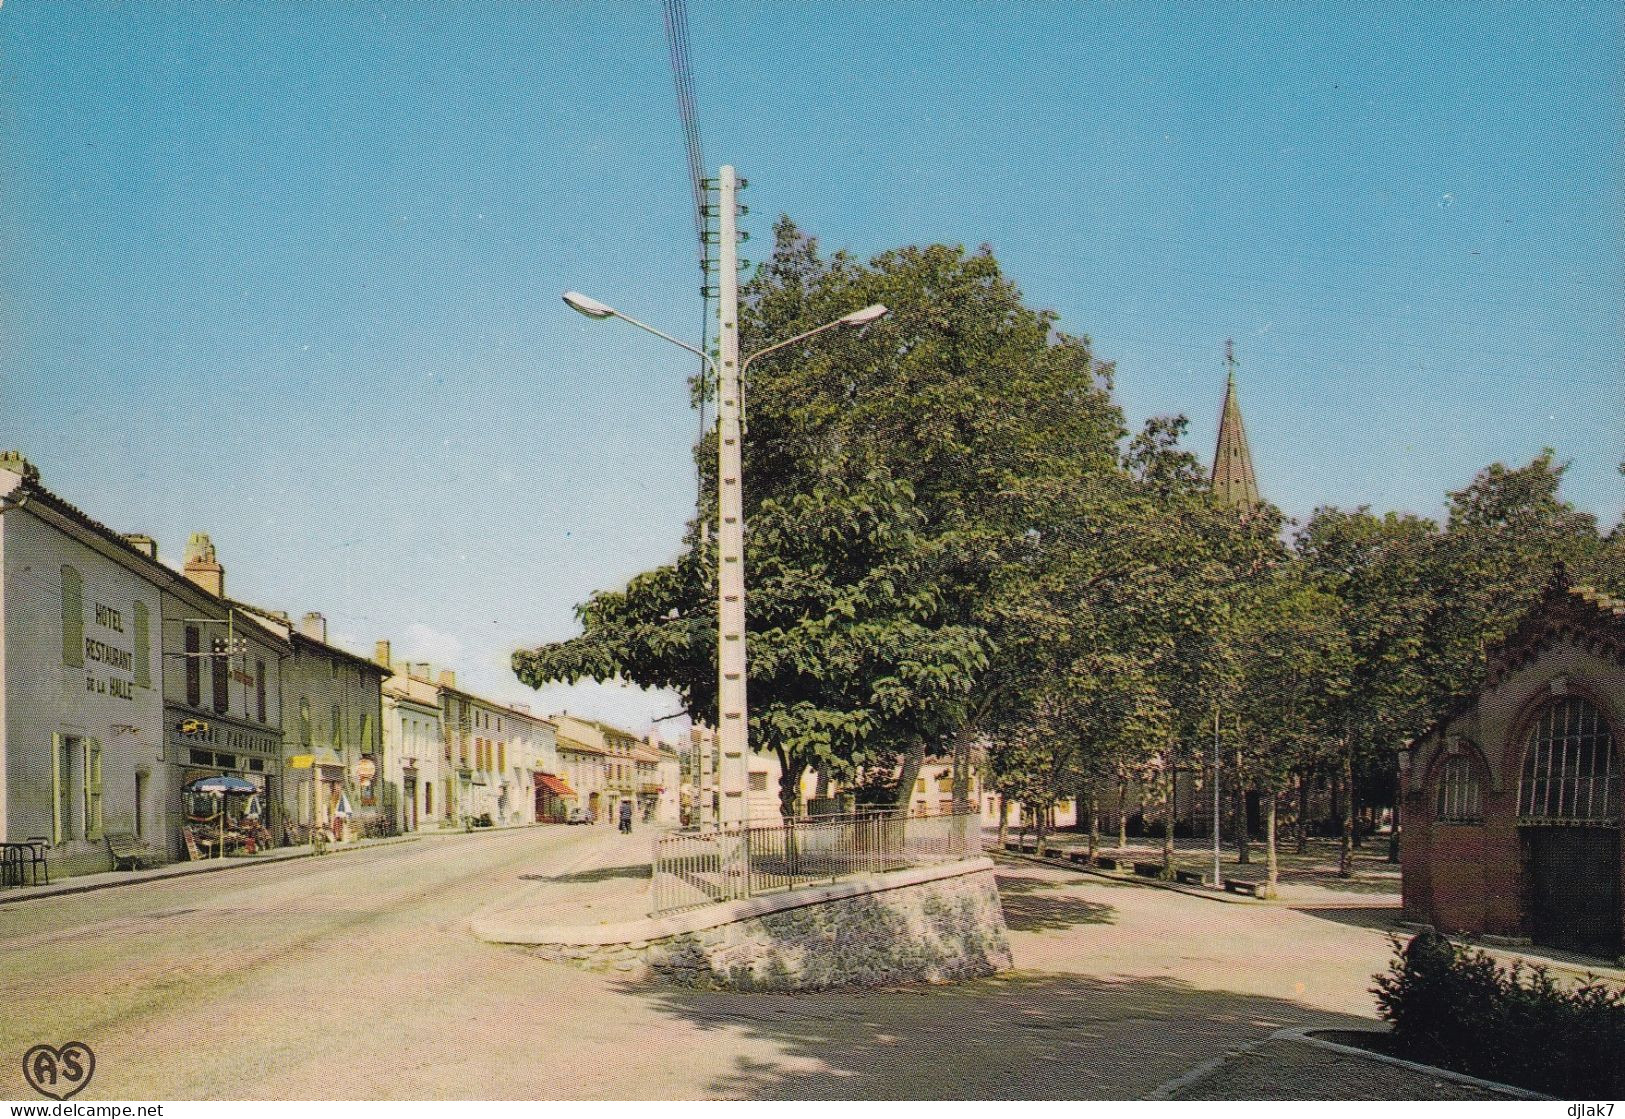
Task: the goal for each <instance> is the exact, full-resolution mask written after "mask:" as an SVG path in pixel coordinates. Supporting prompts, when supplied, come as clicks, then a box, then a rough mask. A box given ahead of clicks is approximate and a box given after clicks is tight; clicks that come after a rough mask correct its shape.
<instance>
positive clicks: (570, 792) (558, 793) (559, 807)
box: [536, 773, 579, 824]
mask: <svg viewBox="0 0 1625 1119" xmlns="http://www.w3.org/2000/svg"><path fill="white" fill-rule="evenodd" d="M578 799H579V798H578V797H577V796H576V791H575V790H574V789H572V788H571V787H570V783H569V782H568V781H566V780H565V779H564V778H562V777H555V776H553V775H552V774H551V773H538V774H536V822H537V823H539V824H562V823H564V818H565V816H566V815H567V814H568V813H569V811H570V809H571V808H572V807H574V805H575V802H576V801H577V800H578Z"/></svg>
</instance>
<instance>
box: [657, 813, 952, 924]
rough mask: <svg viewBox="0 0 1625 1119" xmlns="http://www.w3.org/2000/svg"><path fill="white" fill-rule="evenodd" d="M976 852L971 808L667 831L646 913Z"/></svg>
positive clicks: (660, 841)
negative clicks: (947, 812)
mask: <svg viewBox="0 0 1625 1119" xmlns="http://www.w3.org/2000/svg"><path fill="white" fill-rule="evenodd" d="M981 849H982V843H981V822H980V819H979V818H978V816H977V814H976V813H975V812H961V813H951V814H945V815H941V816H905V815H903V814H902V813H900V812H864V813H857V814H853V815H844V816H818V817H809V818H803V819H795V820H771V821H767V820H763V821H757V822H752V823H747V824H744V825H742V826H738V827H730V828H722V829H718V830H714V831H702V832H675V833H671V834H667V835H662V836H660V837H659V838H657V839H656V840H655V852H654V868H653V869H654V873H653V883H652V886H651V895H652V896H651V899H650V910H651V912H652V913H655V914H660V913H671V912H674V911H676V910H679V909H690V908H693V907H695V906H700V905H711V904H713V903H715V902H721V901H737V900H740V899H742V898H748V897H755V896H756V895H758V894H765V893H771V892H772V891H775V890H792V889H796V888H798V887H801V886H814V885H818V884H820V883H824V882H838V881H840V880H841V879H843V878H851V877H854V876H856V875H860V874H879V873H882V872H884V871H888V870H901V869H903V868H905V867H911V866H922V865H924V864H927V863H935V862H951V861H955V860H958V859H968V858H973V857H975V856H976V855H978V854H980V853H981Z"/></svg>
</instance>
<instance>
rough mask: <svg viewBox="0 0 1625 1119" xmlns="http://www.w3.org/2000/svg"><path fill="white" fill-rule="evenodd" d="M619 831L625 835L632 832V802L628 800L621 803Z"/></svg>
mask: <svg viewBox="0 0 1625 1119" xmlns="http://www.w3.org/2000/svg"><path fill="white" fill-rule="evenodd" d="M621 830H622V831H624V832H626V833H627V834H631V831H632V802H631V801H629V800H623V801H621Z"/></svg>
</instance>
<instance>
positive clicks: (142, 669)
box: [135, 602, 152, 835]
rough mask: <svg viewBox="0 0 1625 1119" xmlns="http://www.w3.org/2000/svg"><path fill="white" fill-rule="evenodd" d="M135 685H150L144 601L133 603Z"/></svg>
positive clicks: (149, 627)
mask: <svg viewBox="0 0 1625 1119" xmlns="http://www.w3.org/2000/svg"><path fill="white" fill-rule="evenodd" d="M135 686H136V687H138V688H150V687H152V623H151V621H150V620H149V619H148V617H147V604H146V603H145V602H138V603H136V604H135ZM136 834H137V835H139V834H140V833H139V832H137V833H136Z"/></svg>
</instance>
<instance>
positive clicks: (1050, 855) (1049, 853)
mask: <svg viewBox="0 0 1625 1119" xmlns="http://www.w3.org/2000/svg"><path fill="white" fill-rule="evenodd" d="M1063 854H1065V852H1064V851H1062V850H1061V849H1060V848H1059V847H1046V848H1044V857H1045V858H1046V859H1058V858H1060V857H1061V856H1062V855H1063Z"/></svg>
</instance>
